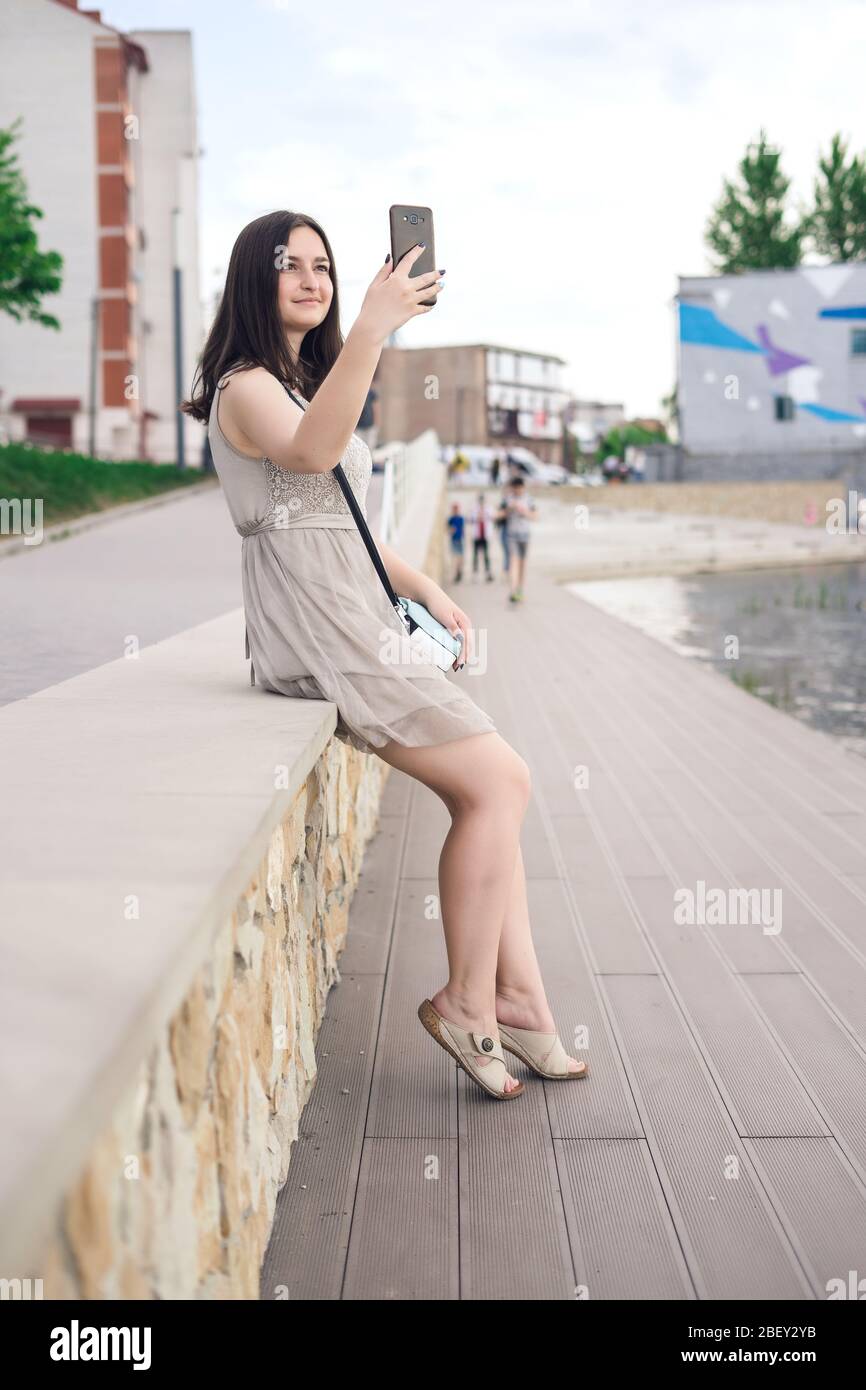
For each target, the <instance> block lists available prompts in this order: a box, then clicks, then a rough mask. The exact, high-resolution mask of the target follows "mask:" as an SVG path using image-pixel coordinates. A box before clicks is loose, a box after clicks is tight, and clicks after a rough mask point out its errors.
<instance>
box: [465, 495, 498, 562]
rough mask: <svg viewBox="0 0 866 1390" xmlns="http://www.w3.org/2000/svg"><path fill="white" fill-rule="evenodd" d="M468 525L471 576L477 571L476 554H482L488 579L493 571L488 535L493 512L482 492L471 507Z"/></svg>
mask: <svg viewBox="0 0 866 1390" xmlns="http://www.w3.org/2000/svg"><path fill="white" fill-rule="evenodd" d="M469 525H470V528H471V534H472V575H473V578H474V577H475V575H476V574H477V573H478V556H479V555H483V556H484V568H485V570H486V572H487V578H488V580H492V579H493V571H492V570H491V568H490V547H489V541H490V535H491V532H492V530H493V512H492V511H491V510H490V508H489V507H488V505H487V501H486V499H485V496H484V493H483V492H479V494H478V498H477V500H476V502H475V505H474V507H473V508H472V515H471V516H470V518H469Z"/></svg>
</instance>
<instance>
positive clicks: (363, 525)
mask: <svg viewBox="0 0 866 1390" xmlns="http://www.w3.org/2000/svg"><path fill="white" fill-rule="evenodd" d="M284 385H285V383H284ZM286 391H288V393H289V395H290V396H291V397H292V400H293V401H294V402H295V404H296V405H300V407H301V409H302V410H304V409H306V407H305V406H304V405H303V404H302V403H301V401H299V400H298V398H297V396H295V395H294V394H293V392H292V391H290V390H289V388H288V386H286ZM333 473H334V477H335V478H336V479H337V482H338V483H339V485H340V489H341V491H342V493H343V496H344V497H345V499H346V502H347V504H348V507H349V511H350V512H351V513H352V516H353V517H354V519H355V524H356V526H357V527H358V530H359V531H360V533H361V539H362V540H363V542H364V544H365V545H366V547H367V550H368V552H369V554H370V559H371V560H372V561H373V564H374V565H375V567H376V573H377V574H378V576H379V578H380V579H381V581H382V585H383V588H384V590H385V593H386V594H387V595H388V599H389V601H390V603H391V606H392V608H393V609H394V611H395V613H396V614H397V616H398V618H399V619H400V622H401V623H402V625H403V628H404V630H405V632H406V633H407V634H408V637H409V645H410V648H411V650H412V651H413V652H414V653H415V654H416V655H417V656H418V657H420V658H421V660H422V661H425V662H429V663H431V664H432V665H434V666H438V667H439V668H440V670H442V671H448V670H450V668H451V667H452V666H453V665H454V662H455V660H456V658H457V657H458V656H459V655H460V652H461V649H462V647H463V633H462V632H460V633H458V635H457V636H456V637H454V636H453V635H452V634H451V633H450V632H449V631H448V629H447V627H445V626H443V624H442V623H440V622H439V621H438V619H436V618H434V617H433V614H432V613H431V612H430V610H429V608H427V607H425V605H424V604H423V603H419V602H418V600H417V599H413V598H398V596H397V594H396V593H395V591H394V587H393V585H392V583H391V581H390V579H389V578H388V571H387V570H386V569H385V566H384V565H383V563H382V557H381V555H380V554H379V551H378V550H377V548H376V542H375V541H374V540H373V537H372V535H371V534H370V528H369V526H368V525H367V522H366V519H365V517H364V513H363V512H362V511H361V508H360V506H359V504H358V499H357V497H356V496H355V494H354V492H353V491H352V486H351V484H350V482H349V480H348V478H347V477H346V474H345V473H344V471H343V465H342V464H340V463H338V464H336V465H335V466H334V469H333Z"/></svg>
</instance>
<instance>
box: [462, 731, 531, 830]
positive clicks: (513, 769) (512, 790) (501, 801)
mask: <svg viewBox="0 0 866 1390" xmlns="http://www.w3.org/2000/svg"><path fill="white" fill-rule="evenodd" d="M531 794H532V778H531V775H530V771H529V764H528V763H527V762H526V760H525V758H521V756H520V754H519V753H517V752H515V750H514V749H513V748H510V747H506V750H504V751H503V756H501V757H499V758H497V761H496V765H495V767H494V768H492V769H489V770H488V774H487V775H486V776H482V777H480V778H479V779H478V780H477V781H476V782H475V783H474V785H473V787H472V789H471V796H470V803H471V804H473V805H479V804H481V805H484V806H485V807H494V808H495V809H496V810H499V811H501V810H503V809H504V808H506V807H507V808H509V809H510V810H511V811H513V813H514V815H515V816H518V817H520V818H522V817H523V814H524V812H525V811H526V808H527V806H528V805H529V798H530V796H531Z"/></svg>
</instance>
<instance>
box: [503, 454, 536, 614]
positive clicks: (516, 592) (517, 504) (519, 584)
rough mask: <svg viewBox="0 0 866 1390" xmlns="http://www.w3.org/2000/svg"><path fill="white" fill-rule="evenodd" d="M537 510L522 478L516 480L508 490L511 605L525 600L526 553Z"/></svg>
mask: <svg viewBox="0 0 866 1390" xmlns="http://www.w3.org/2000/svg"><path fill="white" fill-rule="evenodd" d="M535 510H536V507H535V503H534V502H533V501H532V498H531V497H528V496H527V494H526V484H525V483H524V481H523V479H522V478H514V479H512V481H511V482H510V483H509V484H508V488H507V490H506V513H507V518H508V519H507V521H506V523H505V524H506V528H507V530H508V545H509V550H510V552H511V575H510V578H511V592H510V593H509V595H508V599H509V602H510V603H520V602H521V601H522V599H523V586H524V584H525V581H526V552H527V551H528V549H529V536H530V527H531V524H532V517H533V514H534V512H535Z"/></svg>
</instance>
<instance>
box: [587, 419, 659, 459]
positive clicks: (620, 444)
mask: <svg viewBox="0 0 866 1390" xmlns="http://www.w3.org/2000/svg"><path fill="white" fill-rule="evenodd" d="M668 442H669V441H668V436H667V433H666V432H665V431H664V430H661V431H659V430H647V429H644V427H643V425H633V424H630V423H629V422H628V421H626V422H625V424H623V425H615V426H614V427H613V429H609V430H608V432H607V434H606V435H605V436H604V438H603V439H602V440H601V442H600V444H599V446H598V448H597V449H596V451H595V459H596V463H603V462H604V460H605V459H606V458H607V457H608V455H609V454H616V455H617V457H618V458H621V459H624V458H625V450H626V445H627V444H638V445H640V444H667V443H668Z"/></svg>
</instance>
